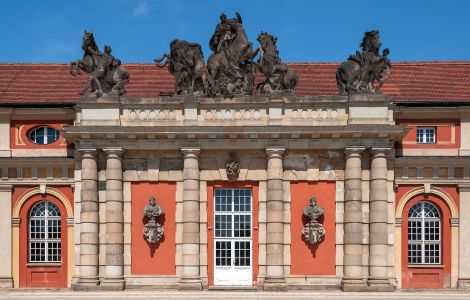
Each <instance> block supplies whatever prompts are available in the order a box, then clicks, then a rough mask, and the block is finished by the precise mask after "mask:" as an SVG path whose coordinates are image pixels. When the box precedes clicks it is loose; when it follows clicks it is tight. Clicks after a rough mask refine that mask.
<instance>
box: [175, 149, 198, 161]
mask: <svg viewBox="0 0 470 300" xmlns="http://www.w3.org/2000/svg"><path fill="white" fill-rule="evenodd" d="M180 150H181V152H183V156H184V158H195V159H198V158H199V154H200V153H201V148H199V147H187V148H186V147H185V148H181V149H180Z"/></svg>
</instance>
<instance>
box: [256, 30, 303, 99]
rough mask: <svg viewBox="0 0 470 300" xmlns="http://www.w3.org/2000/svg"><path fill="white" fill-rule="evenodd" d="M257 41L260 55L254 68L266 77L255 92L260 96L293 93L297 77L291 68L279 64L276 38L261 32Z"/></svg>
mask: <svg viewBox="0 0 470 300" xmlns="http://www.w3.org/2000/svg"><path fill="white" fill-rule="evenodd" d="M257 40H258V41H259V43H260V44H261V47H260V48H258V50H259V52H260V53H261V54H260V58H259V59H258V61H257V62H256V66H257V67H258V69H259V70H260V71H261V72H262V73H263V74H264V76H265V77H266V80H265V81H264V82H262V83H260V84H258V86H257V87H256V90H257V92H258V93H261V94H263V93H272V92H275V91H282V92H290V93H293V92H294V88H295V86H296V85H297V82H298V77H297V75H296V74H295V72H294V70H293V69H292V68H289V67H287V65H286V64H284V63H282V62H281V58H280V57H279V51H278V49H277V45H276V42H277V38H276V37H275V36H273V35H270V34H269V33H267V32H261V33H260V34H259V35H258V38H257Z"/></svg>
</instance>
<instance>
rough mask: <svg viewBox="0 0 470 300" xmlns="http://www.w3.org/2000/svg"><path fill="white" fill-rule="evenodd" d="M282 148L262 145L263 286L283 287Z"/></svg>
mask: <svg viewBox="0 0 470 300" xmlns="http://www.w3.org/2000/svg"><path fill="white" fill-rule="evenodd" d="M284 150H285V149H283V148H269V149H266V155H267V161H268V167H267V183H266V184H267V198H266V279H265V281H264V286H263V288H264V290H269V291H285V290H287V284H286V280H285V277H284V193H283V184H282V175H283V167H282V155H283V154H284Z"/></svg>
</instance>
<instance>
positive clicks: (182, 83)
mask: <svg viewBox="0 0 470 300" xmlns="http://www.w3.org/2000/svg"><path fill="white" fill-rule="evenodd" d="M165 59H166V60H165ZM163 60H165V62H164V63H161V62H162V61H163ZM154 61H155V63H156V65H157V66H158V67H160V68H163V67H164V66H166V65H167V64H169V70H170V73H171V74H172V75H173V76H175V79H176V94H177V95H181V94H185V95H187V94H193V95H203V94H205V92H206V87H207V82H206V78H207V77H206V76H207V69H206V66H205V62H204V55H203V54H202V50H201V45H199V44H196V43H189V42H186V41H183V40H173V41H172V42H171V43H170V53H168V52H165V53H163V55H162V56H161V57H160V58H156V59H154Z"/></svg>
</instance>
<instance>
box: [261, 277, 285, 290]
mask: <svg viewBox="0 0 470 300" xmlns="http://www.w3.org/2000/svg"><path fill="white" fill-rule="evenodd" d="M263 290H264V291H275V292H286V291H287V283H286V279H285V278H284V277H267V278H266V279H265V280H264V283H263Z"/></svg>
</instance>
